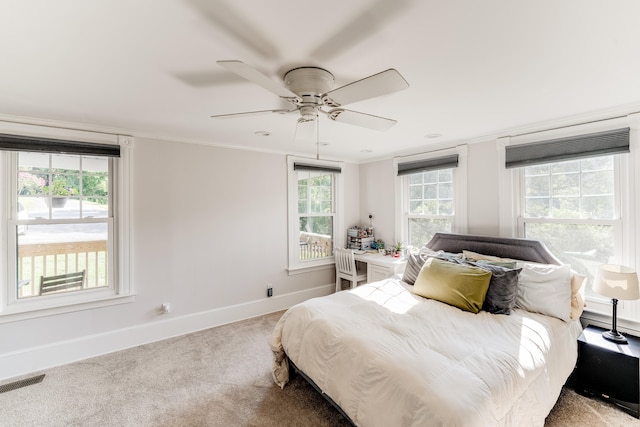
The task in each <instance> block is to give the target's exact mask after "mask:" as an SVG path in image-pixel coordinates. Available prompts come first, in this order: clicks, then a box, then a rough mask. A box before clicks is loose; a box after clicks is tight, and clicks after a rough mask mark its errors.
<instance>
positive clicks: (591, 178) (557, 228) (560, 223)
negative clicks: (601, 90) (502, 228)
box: [518, 155, 622, 295]
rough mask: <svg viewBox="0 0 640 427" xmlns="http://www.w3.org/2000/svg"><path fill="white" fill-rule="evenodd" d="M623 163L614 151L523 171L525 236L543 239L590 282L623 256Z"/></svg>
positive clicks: (521, 218)
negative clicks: (602, 268)
mask: <svg viewBox="0 0 640 427" xmlns="http://www.w3.org/2000/svg"><path fill="white" fill-rule="evenodd" d="M619 164H620V161H619V158H618V156H613V155H611V156H598V157H591V158H586V159H578V160H571V161H564V162H554V163H547V164H542V165H535V166H528V167H524V168H521V170H520V174H521V182H522V183H523V189H522V195H523V200H522V204H523V208H522V214H521V215H520V217H519V221H518V226H519V229H521V230H522V236H523V237H526V238H529V239H535V240H541V241H543V242H544V243H545V244H546V245H547V247H548V248H549V249H550V250H551V252H552V253H554V254H555V255H556V256H557V257H558V258H559V259H560V260H561V261H562V262H563V263H565V264H570V265H571V267H572V268H573V269H574V270H575V271H577V272H578V273H580V274H583V275H585V276H587V277H588V278H589V283H593V278H594V275H595V272H596V269H597V267H598V266H599V265H600V264H606V263H611V262H616V260H621V259H622V253H621V248H622V244H621V243H622V235H621V234H622V220H621V218H620V211H621V208H620V205H619V202H620V197H619V196H618V194H617V193H618V192H617V188H619V185H616V183H617V182H619V179H618V175H619V169H620V167H619ZM617 262H619V261H617ZM590 294H591V288H589V289H587V295H590Z"/></svg>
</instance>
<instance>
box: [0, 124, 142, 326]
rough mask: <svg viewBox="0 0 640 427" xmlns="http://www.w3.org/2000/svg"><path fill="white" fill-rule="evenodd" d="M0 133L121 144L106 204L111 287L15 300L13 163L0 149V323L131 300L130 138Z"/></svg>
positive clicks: (51, 131) (51, 130)
mask: <svg viewBox="0 0 640 427" xmlns="http://www.w3.org/2000/svg"><path fill="white" fill-rule="evenodd" d="M0 133H4V134H12V135H17V136H25V137H35V138H53V139H62V140H71V141H77V142H87V143H100V144H113V145H119V146H120V157H119V158H118V159H114V160H112V161H111V162H110V163H111V165H112V166H111V168H110V169H111V170H110V177H109V178H110V187H111V193H112V195H111V206H110V211H111V212H112V213H111V215H110V219H109V225H108V226H109V227H110V228H111V235H110V239H109V241H108V247H107V251H108V254H109V255H108V256H110V257H111V258H110V271H109V274H110V277H111V280H110V282H111V284H110V286H107V287H100V288H96V289H87V290H83V291H82V292H69V293H61V294H52V295H47V296H38V297H34V298H24V299H18V298H16V297H15V289H14V288H15V286H16V284H15V277H16V269H17V265H16V262H17V252H16V244H17V241H16V236H15V226H16V225H17V223H18V222H19V221H18V219H17V218H15V217H14V216H15V214H16V212H17V197H16V194H15V188H16V176H17V162H16V157H17V156H16V155H15V152H11V151H3V150H0V176H2V177H3V178H4V180H3V181H4V183H5V184H4V185H1V186H0V222H1V223H2V226H1V227H0V239H1V241H2V242H3V243H2V246H1V247H0V265H1V266H2V271H4V272H5V273H4V274H2V275H0V324H1V323H6V322H12V321H18V320H24V319H30V318H36V317H42V316H49V315H54V314H63V313H70V312H75V311H79V310H86V309H91V308H97V307H104V306H109V305H115V304H122V303H128V302H132V301H133V286H132V283H131V276H130V272H131V269H130V266H131V264H130V246H131V236H130V217H131V214H130V193H131V190H130V188H131V173H130V165H131V149H132V148H133V143H134V138H133V137H131V136H127V135H117V134H105V133H99V132H90V131H81V130H71V129H66V128H55V127H50V126H37V125H30V124H21V123H1V124H0Z"/></svg>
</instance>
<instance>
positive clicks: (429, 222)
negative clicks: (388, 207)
mask: <svg viewBox="0 0 640 427" xmlns="http://www.w3.org/2000/svg"><path fill="white" fill-rule="evenodd" d="M451 224H452V221H451V220H450V219H432V218H409V222H408V242H407V244H409V245H412V246H416V247H422V246H424V245H425V244H426V243H427V242H428V241H429V240H431V238H432V237H433V235H434V234H435V233H437V232H439V231H440V232H445V233H446V232H451Z"/></svg>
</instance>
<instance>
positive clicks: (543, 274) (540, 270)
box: [516, 263, 571, 322]
mask: <svg viewBox="0 0 640 427" xmlns="http://www.w3.org/2000/svg"><path fill="white" fill-rule="evenodd" d="M518 267H522V271H521V272H520V276H519V277H518V296H517V297H516V307H518V308H522V309H524V310H527V311H530V312H532V313H541V314H546V315H547V316H553V317H557V318H558V319H562V320H564V321H565V322H568V321H569V320H570V319H571V266H570V265H568V264H567V265H553V264H529V263H522V264H521V263H518Z"/></svg>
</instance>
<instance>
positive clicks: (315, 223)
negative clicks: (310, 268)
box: [299, 216, 333, 261]
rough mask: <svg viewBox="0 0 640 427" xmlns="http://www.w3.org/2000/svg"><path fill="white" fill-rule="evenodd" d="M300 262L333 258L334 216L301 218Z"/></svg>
mask: <svg viewBox="0 0 640 427" xmlns="http://www.w3.org/2000/svg"><path fill="white" fill-rule="evenodd" d="M299 227H300V228H299V230H300V260H301V261H302V260H311V259H317V258H325V257H331V256H333V250H332V248H333V216H314V217H309V216H305V217H300V222H299Z"/></svg>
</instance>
